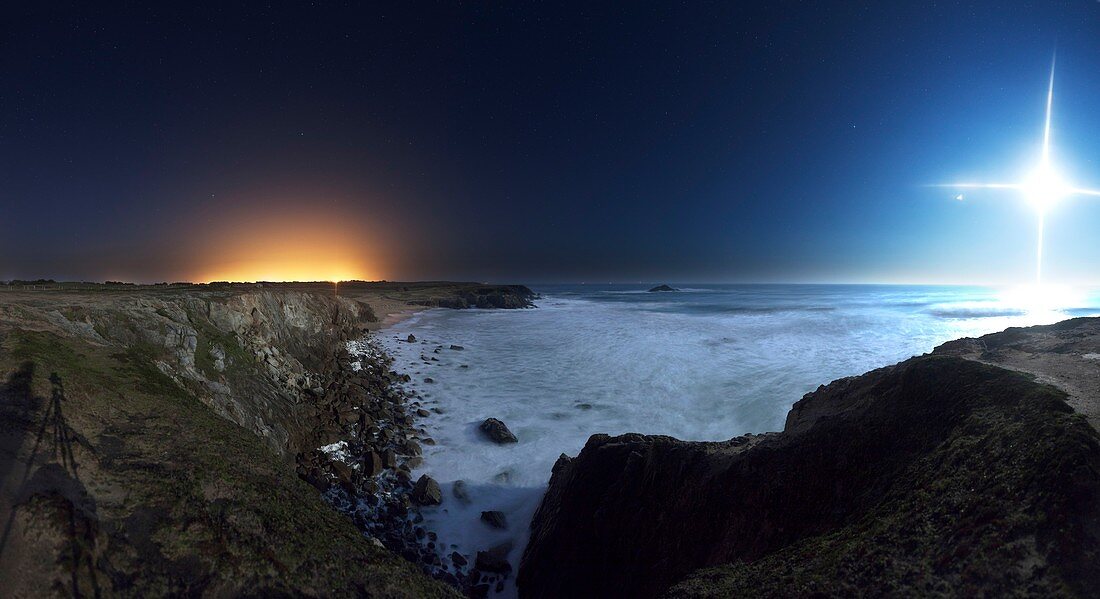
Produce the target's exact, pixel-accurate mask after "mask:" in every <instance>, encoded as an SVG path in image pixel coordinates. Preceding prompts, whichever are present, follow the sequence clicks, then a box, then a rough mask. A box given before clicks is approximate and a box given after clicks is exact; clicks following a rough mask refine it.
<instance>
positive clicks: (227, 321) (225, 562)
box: [0, 284, 478, 597]
mask: <svg viewBox="0 0 1100 599" xmlns="http://www.w3.org/2000/svg"><path fill="white" fill-rule="evenodd" d="M456 286H457V287H464V288H475V287H478V286H474V285H459V284H448V285H447V286H446V287H445V288H442V289H435V288H432V287H431V286H419V287H418V288H417V290H416V293H415V295H414V296H413V297H415V298H416V299H422V298H425V297H428V298H430V297H432V296H433V295H439V296H441V297H449V296H450V294H451V293H452V292H453V291H454V289H455V287H456ZM58 287H59V288H58V289H57V290H53V291H52V292H49V293H41V292H35V291H34V290H32V291H31V292H24V293H5V294H3V295H0V370H2V371H3V372H4V373H6V374H5V377H6V382H4V383H3V384H0V425H2V426H0V514H3V515H4V522H3V523H2V524H0V526H3V530H2V531H0V535H2V536H0V580H3V581H4V584H3V586H4V588H5V591H4V592H5V593H6V594H12V595H15V596H39V595H51V594H55V595H68V596H71V595H89V596H91V595H95V596H99V595H124V596H129V595H132V596H163V595H179V594H184V595H217V596H227V595H240V594H258V595H268V594H278V595H287V594H290V595H324V596H353V595H354V596H363V595H368V596H406V597H422V596H426V597H434V596H440V597H442V596H454V595H455V591H454V590H453V588H452V587H448V586H446V585H443V584H440V583H437V582H435V581H433V580H431V579H430V578H428V577H426V576H424V575H423V573H422V572H421V569H420V568H419V567H418V566H416V565H414V564H413V563H411V562H409V561H407V560H406V559H403V558H401V557H399V556H397V555H396V554H394V553H393V552H391V551H389V550H387V549H386V548H384V547H383V546H382V544H381V543H379V542H378V541H377V540H373V539H371V538H369V537H368V536H365V535H363V534H362V532H361V531H359V530H357V529H356V527H355V526H354V525H353V523H352V522H351V521H350V520H349V519H348V518H347V517H346V516H345V515H343V514H340V513H338V512H337V511H336V510H334V509H332V507H331V506H329V505H327V504H326V503H325V501H323V500H322V496H321V494H320V493H318V491H317V490H316V489H315V488H313V487H311V486H310V484H307V482H305V481H303V480H301V479H300V478H299V476H297V475H296V472H295V468H297V469H298V474H300V475H301V476H302V477H304V478H306V479H307V480H308V481H309V483H312V484H313V485H314V486H316V487H319V488H321V489H330V488H331V487H332V486H334V485H335V486H337V487H348V488H349V489H352V488H353V487H354V488H358V487H362V486H364V485H368V486H369V485H370V484H371V481H370V478H371V476H372V475H374V474H379V471H378V470H374V469H373V468H372V469H371V470H370V471H367V469H365V467H362V466H360V465H359V464H354V465H353V466H352V467H348V466H347V465H346V464H344V465H342V464H340V463H337V461H336V460H330V459H327V458H326V457H325V455H324V453H323V452H320V451H318V448H319V447H321V446H322V445H324V444H326V443H331V442H333V441H335V440H337V439H346V438H348V437H349V434H351V432H354V435H355V436H354V438H355V439H357V443H358V444H359V445H362V446H364V447H365V448H366V450H367V455H375V454H372V453H371V449H372V448H373V447H374V446H376V445H377V449H378V451H383V446H384V447H385V448H387V450H386V451H388V452H389V453H388V454H386V452H385V451H383V454H384V456H386V457H385V463H380V464H375V465H374V466H376V467H377V468H380V469H381V470H384V471H385V472H383V473H382V474H383V476H382V477H380V480H381V478H385V480H388V481H397V482H396V483H395V482H390V483H387V484H389V485H390V486H391V487H392V486H393V485H394V484H397V483H400V482H401V481H402V478H401V476H402V475H403V474H406V473H407V467H406V469H405V470H400V469H399V466H402V464H401V461H402V459H403V458H402V459H398V460H394V459H392V457H389V456H392V452H393V449H388V448H396V449H398V450H400V451H402V453H406V454H408V453H410V452H411V448H412V447H415V445H416V444H415V442H413V441H411V440H410V439H411V438H409V437H407V432H408V431H407V429H408V423H410V422H411V419H410V418H409V415H408V413H407V411H406V407H405V406H404V404H403V398H402V397H400V396H398V395H395V394H394V393H391V392H390V390H389V383H390V382H391V381H392V380H393V379H394V377H396V375H395V374H394V373H392V372H390V371H389V369H388V368H387V367H386V364H387V363H386V361H385V359H384V356H374V355H370V356H368V355H366V354H363V355H359V356H352V355H350V354H349V353H348V350H347V348H348V344H347V343H346V341H347V340H348V339H352V338H358V337H360V336H361V334H362V332H363V330H364V327H366V326H367V325H369V324H371V322H372V321H373V320H374V319H375V316H374V312H373V310H372V309H371V307H370V305H368V303H366V302H365V301H360V300H370V299H371V298H373V297H376V296H377V297H381V294H382V293H385V294H387V299H394V298H396V299H399V300H400V299H401V298H403V297H404V296H402V295H401V292H400V291H399V290H395V289H394V288H393V285H392V284H385V285H381V286H378V287H379V288H378V289H375V288H374V286H372V285H370V284H360V285H359V288H357V289H355V290H354V291H355V293H354V294H349V295H353V297H350V298H349V297H336V296H335V295H334V294H333V288H332V287H331V286H327V287H326V286H323V285H322V286H321V288H320V289H319V290H316V289H312V288H310V287H309V286H308V285H287V286H280V285H249V286H243V285H217V286H183V287H179V288H177V287H163V286H157V287H152V286H149V287H131V286H88V285H79V286H72V287H66V286H58ZM372 294H373V295H372ZM390 296H392V297H390ZM402 301H407V300H402ZM378 415H383V416H384V418H385V420H384V421H380V422H376V423H373V424H372V423H371V422H370V420H371V418H372V416H374V417H377V416H378ZM364 419H366V422H365V421H364ZM402 423H404V424H402ZM375 457H377V455H375ZM398 507H400V506H398Z"/></svg>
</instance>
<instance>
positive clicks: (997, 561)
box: [517, 356, 1100, 597]
mask: <svg viewBox="0 0 1100 599" xmlns="http://www.w3.org/2000/svg"><path fill="white" fill-rule="evenodd" d="M1098 538H1100V442H1098V437H1097V434H1096V431H1095V430H1093V429H1092V428H1091V427H1090V426H1089V425H1088V424H1087V423H1086V422H1085V420H1084V418H1082V417H1081V416H1080V415H1078V414H1075V413H1074V412H1073V410H1072V409H1071V408H1070V407H1068V406H1067V404H1066V402H1065V395H1064V393H1062V392H1060V391H1058V390H1057V389H1054V388H1052V387H1049V386H1045V385H1041V384H1038V383H1036V382H1034V381H1033V380H1031V379H1030V378H1029V377H1026V376H1024V375H1021V374H1017V373H1013V372H1009V371H1007V370H1003V369H1000V368H994V367H990V366H986V365H982V364H979V363H976V362H973V361H968V360H963V359H959V358H953V357H941V356H926V357H921V358H914V359H912V360H909V361H907V362H903V363H901V364H898V365H896V366H893V367H889V368H885V369H881V370H876V371H873V372H870V373H867V374H865V375H863V376H860V377H855V378H849V379H842V380H839V381H836V382H834V383H832V384H830V385H828V386H825V387H822V388H820V389H818V390H817V391H816V392H814V393H811V394H808V395H807V396H806V397H804V398H803V399H802V400H801V401H799V402H798V403H796V404H795V406H794V407H793V409H792V410H791V412H790V414H789V416H788V418H787V423H786V427H785V430H784V432H782V433H772V434H767V435H761V436H746V437H740V438H736V439H733V440H730V441H727V442H720V443H689V442H683V441H678V440H675V439H672V438H668V437H653V436H641V435H623V436H620V437H607V436H605V435H596V436H593V437H592V438H591V439H590V440H589V442H588V444H587V445H586V446H585V448H584V449H583V450H582V451H581V453H580V454H579V455H578V456H577V457H576V458H573V459H569V458H566V457H564V456H563V458H562V459H561V460H559V462H558V464H557V465H556V466H555V468H554V472H553V475H552V478H551V481H550V487H549V489H548V491H547V493H546V496H545V497H544V499H543V502H542V504H541V506H540V508H539V510H538V512H537V513H536V514H535V517H534V519H533V522H532V529H531V540H530V543H529V545H528V547H527V550H526V552H525V553H524V556H523V561H522V564H521V566H520V571H519V575H518V579H517V583H518V585H519V589H520V593H521V595H522V596H524V597H568V596H607V597H653V596H659V595H662V594H667V595H669V596H714V597H718V596H723V597H725V596H759V595H764V596H804V595H809V594H821V595H833V596H838V595H852V594H862V595H872V596H883V595H896V594H902V595H915V596H928V595H971V594H985V595H999V594H1008V593H1019V592H1025V593H1032V594H1049V595H1074V594H1079V595H1093V596H1094V595H1096V594H1097V593H1100V568H1097V567H1096V565H1095V564H1096V563H1097V562H1096V559H1097V558H1098V557H1100V554H1098V550H1100V542H1098Z"/></svg>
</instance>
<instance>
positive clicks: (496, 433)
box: [478, 418, 519, 443]
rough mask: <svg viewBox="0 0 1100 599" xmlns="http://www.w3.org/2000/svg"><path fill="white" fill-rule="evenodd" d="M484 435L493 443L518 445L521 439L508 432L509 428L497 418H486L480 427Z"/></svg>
mask: <svg viewBox="0 0 1100 599" xmlns="http://www.w3.org/2000/svg"><path fill="white" fill-rule="evenodd" d="M478 429H480V430H481V432H482V434H484V435H485V436H486V437H488V438H489V440H490V441H492V442H493V443H518V442H519V439H516V436H515V435H514V434H512V431H510V430H508V426H507V425H506V424H504V423H503V422H501V421H500V420H497V419H496V418H486V419H485V422H482V423H481V426H479V427H478Z"/></svg>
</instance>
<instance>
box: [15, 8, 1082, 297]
mask: <svg viewBox="0 0 1100 599" xmlns="http://www.w3.org/2000/svg"><path fill="white" fill-rule="evenodd" d="M38 4H49V5H50V7H48V8H42V7H39V6H37V5H38ZM94 4H95V5H94V6H93V3H72V4H68V3H64V2H45V3H39V2H26V3H16V4H15V5H14V7H13V6H12V5H11V4H8V5H7V8H5V9H4V10H3V12H2V13H0V279H4V278H12V277H20V278H37V277H53V278H62V279H89V280H103V279H106V278H117V279H129V280H140V281H161V280H182V279H190V280H209V279H211V278H223V277H233V276H239V277H242V278H278V277H283V278H287V277H289V278H314V277H311V276H309V275H310V274H311V273H313V272H316V273H317V275H316V277H315V278H328V277H330V276H333V277H345V276H347V277H351V276H356V277H367V278H387V279H391V280H394V279H406V280H408V279H438V278H447V279H476V280H494V281H506V282H527V283H538V282H550V281H577V282H579V281H590V282H594V281H600V282H607V281H616V282H619V281H638V280H644V281H666V280H667V281H673V282H682V281H691V282H708V281H714V282H717V281H731V282H742V281H792V282H799V281H807V282H808V281H814V282H940V283H998V282H1013V281H1026V280H1028V279H1029V277H1031V276H1032V272H1033V268H1034V266H1033V264H1034V262H1033V261H1034V239H1035V234H1036V233H1035V216H1034V213H1033V211H1031V210H1030V209H1029V208H1028V206H1027V205H1026V204H1025V203H1024V202H1022V201H1021V200H1019V199H1018V198H1016V197H1014V196H1012V195H1011V194H1005V193H994V192H974V193H968V194H967V198H966V201H963V202H956V201H954V200H953V199H952V198H953V196H954V193H953V192H952V190H944V189H938V188H932V187H927V186H926V184H930V183H941V182H950V181H956V180H960V179H975V178H987V179H991V180H993V179H1016V178H1018V175H1019V173H1020V171H1021V169H1023V168H1025V166H1026V165H1027V164H1031V163H1033V161H1034V160H1033V159H1034V157H1035V154H1036V151H1037V147H1038V143H1039V140H1040V136H1041V132H1042V115H1043V107H1044V101H1045V93H1046V81H1047V77H1048V74H1049V68H1050V62H1051V58H1052V55H1053V53H1054V52H1055V50H1057V55H1058V69H1057V75H1056V77H1057V83H1056V88H1055V102H1054V125H1053V135H1054V147H1055V154H1054V155H1055V159H1056V160H1057V161H1058V162H1059V164H1060V165H1061V166H1062V168H1063V170H1065V171H1066V173H1067V174H1071V175H1072V177H1073V179H1075V180H1076V181H1077V182H1079V183H1081V184H1082V185H1083V186H1089V187H1100V3H1097V2H1095V1H1085V0H1080V1H1073V2H1054V1H1036V2H1019V3H1012V2H1004V1H998V2H986V3H973V4H971V3H955V2H867V3H856V2H760V3H748V2H744V3H741V2H718V3H703V2H690V3H685V4H680V3H662V4H654V5H652V6H647V5H645V4H643V3H633V2H628V3H606V4H600V3H589V2H584V3H577V4H575V5H572V6H561V5H552V4H537V5H536V4H527V3H519V2H515V3H513V2H508V3H471V4H454V3H440V4H438V5H435V4H426V3H403V2H402V3H394V4H392V5H389V4H386V5H371V6H368V5H366V4H360V3H351V4H342V3H336V2H316V3H313V4H306V3H302V5H300V6H290V5H289V4H288V5H287V6H282V5H279V6H273V7H263V6H261V4H260V3H250V4H249V5H238V6H236V7H231V6H230V5H229V3H218V4H213V5H209V6H206V7H199V6H190V5H189V3H174V5H173V6H167V3H149V4H150V5H149V6H141V5H139V4H138V3H134V4H125V5H118V6H116V7H107V5H106V3H102V5H101V3H94ZM223 4H224V5H223ZM154 5H155V6H154ZM1097 225H1100V198H1098V199H1093V200H1088V199H1074V200H1072V201H1067V202H1065V203H1064V204H1063V205H1060V206H1058V207H1057V208H1056V209H1055V210H1053V211H1052V212H1051V214H1049V215H1048V217H1047V239H1048V245H1047V249H1046V255H1047V258H1046V259H1047V260H1048V261H1049V262H1048V263H1046V266H1044V270H1045V272H1047V273H1049V277H1050V278H1051V279H1052V280H1064V281H1074V282H1081V281H1086V282H1095V283H1100V272H1098V271H1097V269H1096V268H1095V264H1097V263H1100V236H1098V235H1097V234H1096V231H1097V230H1100V229H1098V227H1097ZM337 263H339V264H338V265H337V266H332V265H333V264H337ZM284 264H285V268H284V267H282V266H280V265H284ZM303 264H304V265H303ZM280 268H283V270H280ZM250 269H251V270H250ZM311 269H312V270H311ZM337 271H339V272H337ZM303 273H305V274H303ZM1094 273H1097V274H1094Z"/></svg>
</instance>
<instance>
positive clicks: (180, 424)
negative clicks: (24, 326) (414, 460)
mask: <svg viewBox="0 0 1100 599" xmlns="http://www.w3.org/2000/svg"><path fill="white" fill-rule="evenodd" d="M156 359H157V355H156V354H155V352H154V351H152V350H151V349H150V348H145V347H130V348H127V349H125V350H121V351H120V350H118V349H110V348H103V347H97V346H93V345H90V344H86V343H83V342H80V341H77V340H74V339H70V338H62V337H59V336H57V335H54V334H52V333H48V332H38V331H24V330H16V331H12V332H11V333H10V334H8V335H6V336H4V337H0V370H3V372H5V373H13V372H15V371H17V370H19V369H22V371H23V372H24V373H25V372H32V373H33V375H32V380H31V389H32V392H33V393H34V394H35V395H37V396H38V397H40V398H43V399H42V401H40V402H39V404H38V405H45V404H46V401H45V399H44V398H48V397H50V396H51V392H53V393H55V394H56V390H57V388H58V387H57V386H56V385H63V389H64V397H63V398H62V400H61V402H60V403H59V404H58V405H59V409H58V410H57V411H56V412H55V414H54V416H55V417H61V419H62V420H61V421H62V423H63V427H64V428H65V429H66V430H68V431H71V435H66V438H71V439H75V442H74V443H72V445H73V447H71V448H65V450H66V451H67V452H68V453H69V454H71V455H72V456H73V460H72V461H74V462H75V464H76V467H75V468H74V469H73V472H74V473H75V474H74V476H75V477H77V478H78V479H79V480H78V481H77V482H78V483H79V485H80V486H81V487H82V488H85V489H87V490H88V493H89V494H90V496H91V499H92V502H91V504H90V505H91V506H92V509H93V510H94V513H93V514H92V519H93V520H94V521H95V525H94V526H93V527H92V529H93V530H94V531H98V533H97V534H95V535H94V536H93V537H92V541H91V546H89V547H86V548H85V549H86V550H87V552H89V556H90V557H89V559H87V560H86V563H89V564H94V568H90V569H89V570H85V569H83V568H81V569H80V570H79V571H77V570H76V568H75V567H74V566H73V563H82V562H79V561H76V562H72V563H70V562H66V561H65V560H62V561H59V562H58V564H57V565H56V567H57V568H58V569H59V571H58V573H57V580H58V581H60V582H57V584H58V585H61V587H62V588H65V589H69V584H76V585H77V586H76V589H80V588H84V589H85V590H87V589H89V588H92V589H101V590H107V591H109V592H110V593H111V594H120V595H129V596H148V595H152V596H158V595H165V594H199V593H203V594H215V595H222V594H231V595H232V594H241V593H246V594H255V593H259V594H264V593H290V594H317V593H320V594H324V595H363V594H367V595H383V596H427V597H430V596H448V595H450V594H451V591H450V589H448V588H447V587H444V586H442V585H439V584H437V583H435V582H433V581H431V580H429V579H427V578H425V577H423V576H422V575H421V574H420V573H419V572H418V571H416V569H415V568H414V566H412V565H411V564H409V563H408V562H405V561H404V560H403V559H401V558H399V557H397V556H395V555H393V554H392V553H390V552H388V551H386V550H384V549H381V548H379V547H376V546H374V545H372V544H371V543H369V542H368V541H367V540H366V539H364V538H363V537H362V535H361V534H360V533H359V532H358V531H357V530H356V529H355V528H354V526H353V525H352V524H351V523H350V522H349V521H348V520H347V519H346V518H345V517H344V516H342V515H340V514H337V513H336V512H334V511H333V510H331V509H330V508H329V507H328V506H327V505H325V504H324V503H323V501H322V500H321V498H320V496H319V494H318V493H317V491H316V490H315V489H313V488H312V487H310V486H308V485H307V484H306V483H304V482H303V481H301V480H299V479H298V478H297V476H296V475H295V474H294V472H293V469H292V468H293V467H292V466H291V465H289V464H286V463H284V462H282V461H281V460H280V459H278V458H277V457H276V456H275V455H274V454H273V453H272V452H271V451H270V450H269V449H268V448H267V447H266V446H265V445H264V444H263V443H262V441H261V440H260V439H259V438H258V437H256V436H254V435H253V434H251V433H249V432H248V431H246V430H244V429H242V428H240V427H239V426H237V425H236V424H233V423H231V422H229V421H227V420H224V419H222V418H220V417H218V416H217V415H215V414H214V413H213V412H212V411H211V410H210V409H209V408H207V407H206V406H204V405H203V404H202V403H201V402H199V401H198V400H197V399H196V398H195V397H194V396H193V395H192V394H191V393H190V392H189V391H187V390H186V389H185V388H183V387H181V386H179V385H178V384H176V382H175V381H174V380H173V379H172V378H171V377H170V376H168V375H167V374H165V373H164V372H162V371H161V369H160V368H159V367H158V366H157V364H156ZM51 379H52V381H54V382H53V383H51ZM55 396H56V395H55ZM5 401H7V398H5ZM6 407H7V406H6ZM13 409H14V408H13ZM26 416H27V418H26V422H27V423H28V424H27V425H26V434H27V438H26V440H25V441H24V447H31V446H33V445H34V442H33V436H34V434H35V433H36V432H37V431H39V430H43V429H44V424H40V423H41V422H42V419H43V418H45V415H44V414H43V413H41V411H40V412H39V413H34V414H28V415H26ZM40 445H41V444H40ZM57 449H58V448H50V447H47V446H46V445H41V449H40V450H39V451H40V454H41V455H39V458H38V459H39V460H41V459H42V458H46V459H47V460H48V459H49V458H50V456H51V453H50V452H51V450H52V451H53V452H54V453H53V454H52V455H57ZM24 515H25V516H27V517H30V518H34V517H36V516H35V515H34V514H33V513H32V511H31V510H30V508H29V507H28V508H27V510H25V513H24ZM36 525H37V526H44V527H45V526H48V523H47V522H45V521H42V522H37V523H36ZM62 533H64V531H63V530H62ZM72 542H73V544H74V545H73V546H74V547H75V546H76V545H77V543H76V539H75V538H74V539H73V541H72ZM84 545H87V543H84V542H83V541H82V542H81V546H82V547H83V546H84ZM91 556H94V558H93V557H91ZM66 564H67V565H66ZM70 579H71V581H72V583H70ZM78 579H79V580H80V581H82V582H80V583H79V584H78V583H77V581H78ZM76 589H70V591H74V590H76Z"/></svg>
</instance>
